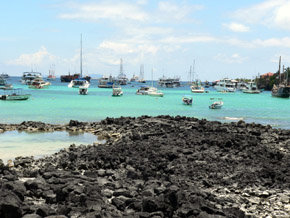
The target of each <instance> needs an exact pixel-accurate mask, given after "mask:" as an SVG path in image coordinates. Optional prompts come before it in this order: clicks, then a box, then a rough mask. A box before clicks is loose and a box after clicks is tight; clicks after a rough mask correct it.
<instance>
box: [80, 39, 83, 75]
mask: <svg viewBox="0 0 290 218" xmlns="http://www.w3.org/2000/svg"><path fill="white" fill-rule="evenodd" d="M82 38H83V37H82V34H81V51H80V77H81V78H82V77H83V60H82V59H83V45H82V44H83V42H82Z"/></svg>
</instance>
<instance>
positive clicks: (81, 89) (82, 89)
mask: <svg viewBox="0 0 290 218" xmlns="http://www.w3.org/2000/svg"><path fill="white" fill-rule="evenodd" d="M79 94H80V95H87V94H88V88H86V87H84V86H80V87H79Z"/></svg>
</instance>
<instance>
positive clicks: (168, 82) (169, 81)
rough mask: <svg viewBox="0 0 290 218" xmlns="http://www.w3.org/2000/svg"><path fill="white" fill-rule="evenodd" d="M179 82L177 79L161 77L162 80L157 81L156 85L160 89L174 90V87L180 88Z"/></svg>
mask: <svg viewBox="0 0 290 218" xmlns="http://www.w3.org/2000/svg"><path fill="white" fill-rule="evenodd" d="M179 80H180V78H179V77H174V78H167V77H165V76H163V77H162V78H160V79H159V81H158V84H159V86H161V87H166V88H176V87H180V81H179Z"/></svg>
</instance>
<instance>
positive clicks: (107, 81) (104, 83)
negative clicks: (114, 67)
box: [98, 75, 115, 88]
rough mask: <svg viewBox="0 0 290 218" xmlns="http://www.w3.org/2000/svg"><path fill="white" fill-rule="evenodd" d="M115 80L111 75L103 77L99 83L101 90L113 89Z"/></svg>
mask: <svg viewBox="0 0 290 218" xmlns="http://www.w3.org/2000/svg"><path fill="white" fill-rule="evenodd" d="M114 81H115V80H114V78H113V77H112V76H111V75H110V76H109V77H107V76H103V77H102V78H100V79H99V81H98V87H99V88H113V85H114Z"/></svg>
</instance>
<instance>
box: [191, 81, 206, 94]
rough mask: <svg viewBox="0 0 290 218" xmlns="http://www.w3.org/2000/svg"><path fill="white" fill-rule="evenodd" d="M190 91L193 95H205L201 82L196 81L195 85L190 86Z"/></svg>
mask: <svg viewBox="0 0 290 218" xmlns="http://www.w3.org/2000/svg"><path fill="white" fill-rule="evenodd" d="M190 90H191V92H193V93H204V92H205V90H204V87H203V86H202V85H201V83H200V81H196V82H195V83H193V84H192V86H190Z"/></svg>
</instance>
